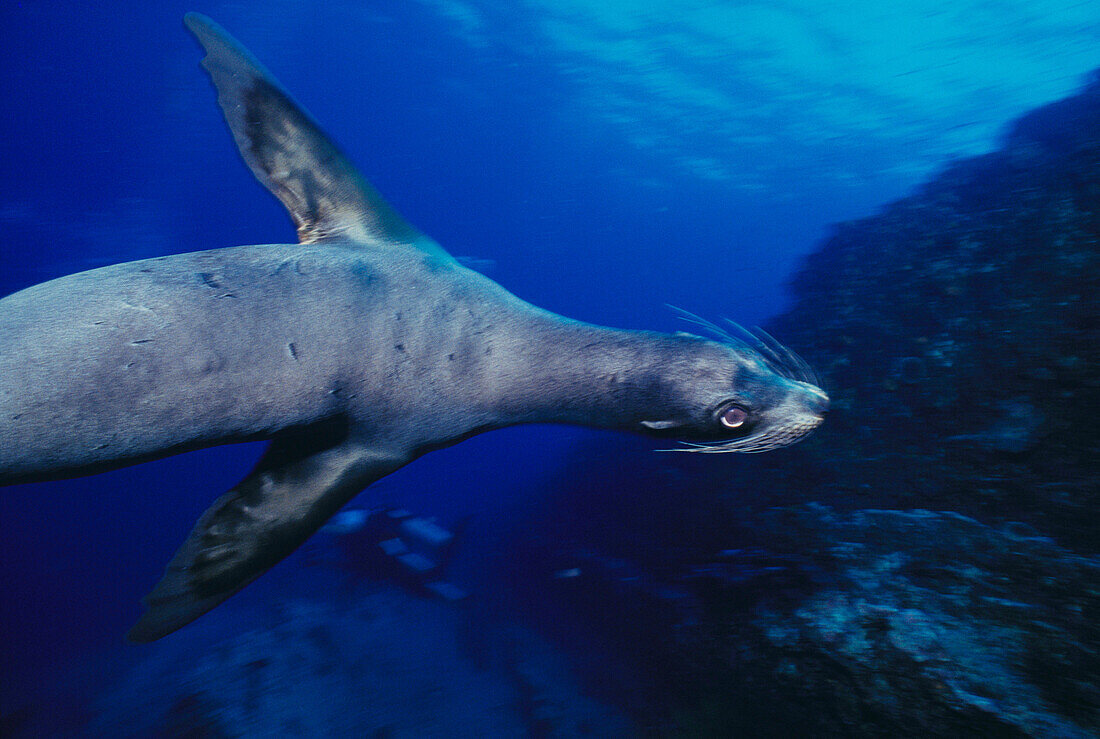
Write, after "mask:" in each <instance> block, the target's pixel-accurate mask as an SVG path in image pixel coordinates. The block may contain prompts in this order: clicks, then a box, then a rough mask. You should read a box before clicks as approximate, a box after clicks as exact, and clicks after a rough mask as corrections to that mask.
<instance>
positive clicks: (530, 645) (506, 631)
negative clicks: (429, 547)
mask: <svg viewBox="0 0 1100 739" xmlns="http://www.w3.org/2000/svg"><path fill="white" fill-rule="evenodd" d="M345 596H346V597H344V598H342V599H340V600H341V601H342V602H333V601H319V600H314V601H310V600H305V599H299V598H293V599H288V600H287V601H286V602H285V604H284V605H283V607H282V608H281V610H280V612H278V613H272V614H270V616H269V619H268V623H266V624H264V625H263V626H261V627H259V628H253V629H249V630H246V631H244V632H243V633H237V634H235V635H233V636H231V637H229V638H224V639H220V640H215V641H214V645H213V646H212V647H211V643H210V640H209V639H208V638H204V636H203V635H199V636H196V637H194V638H193V639H192V640H187V639H185V640H183V641H180V640H175V642H174V643H168V644H158V645H154V646H153V647H152V648H150V649H149V650H148V652H147V653H146V654H145V655H143V657H142V659H141V660H140V661H139V662H138V663H137V664H136V665H135V666H134V667H133V668H132V669H130V670H129V671H128V672H126V674H125V675H124V676H123V678H122V679H121V680H119V682H118V683H117V684H116V685H113V686H111V687H109V688H107V689H104V690H103V692H102V693H101V694H100V695H99V697H98V698H97V699H96V701H95V702H94V704H93V705H91V706H89V708H88V713H89V719H88V722H87V724H85V725H84V726H83V727H81V728H80V730H79V732H77V733H79V734H80V735H86V736H120V735H126V736H161V737H211V738H213V737H243V736H248V737H253V736H270V737H291V736H307V737H313V736H333V737H376V738H381V737H425V736H501V737H506V736H507V737H511V736H515V737H523V736H529V737H575V736H587V735H591V736H625V735H627V734H628V733H629V732H628V723H627V722H626V721H625V720H624V719H623V718H621V717H620V716H619V715H618V714H616V713H615V712H614V711H612V710H611V709H608V708H607V707H605V706H603V705H601V704H599V703H597V702H595V701H592V700H591V699H588V698H586V697H585V696H584V695H582V694H581V693H580V692H579V691H578V689H577V687H576V684H575V681H574V680H573V678H572V677H571V676H570V674H569V671H568V668H567V665H566V664H565V663H564V662H563V661H562V659H561V657H560V656H559V655H557V654H556V653H555V652H554V651H553V650H551V649H550V648H549V647H548V646H547V645H546V644H545V643H544V642H543V641H542V640H540V639H539V638H538V637H536V636H535V635H534V634H532V633H531V632H530V631H529V630H525V629H523V628H520V627H518V626H516V625H515V624H511V623H508V622H504V621H499V620H494V619H491V618H486V617H485V614H484V613H483V612H471V611H467V610H464V609H462V608H455V607H454V606H453V605H452V604H450V603H444V602H439V601H431V600H427V599H424V598H419V597H416V596H413V595H410V594H408V593H405V592H401V591H398V590H393V589H390V588H387V587H382V586H379V587H376V588H371V589H368V590H366V591H363V590H360V591H359V592H355V593H352V594H345ZM27 735H28V736H31V735H37V736H43V735H46V734H45V733H31V734H27Z"/></svg>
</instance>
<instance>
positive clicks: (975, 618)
mask: <svg viewBox="0 0 1100 739" xmlns="http://www.w3.org/2000/svg"><path fill="white" fill-rule="evenodd" d="M792 288H793V297H794V301H793V304H792V308H791V309H790V310H789V311H788V312H787V313H786V314H785V315H783V316H781V317H779V318H778V319H776V320H775V321H774V322H773V324H772V325H770V326H769V327H768V328H769V330H770V331H771V332H772V333H774V334H775V335H776V336H779V337H781V338H782V339H783V340H784V341H785V342H788V343H789V344H790V345H791V346H792V347H793V348H795V349H796V350H797V351H798V352H800V353H802V354H804V356H805V357H806V359H807V360H809V362H810V364H811V365H813V366H814V367H815V368H817V369H818V370H819V371H820V373H821V375H822V377H823V381H824V384H825V386H826V388H827V390H828V391H829V393H830V395H831V397H832V399H833V411H832V413H831V415H830V417H829V418H828V420H827V423H826V424H825V426H824V427H823V428H822V430H821V431H819V432H817V434H816V435H815V436H814V437H813V438H811V439H810V440H808V441H806V442H804V443H802V444H800V445H798V446H797V447H794V448H791V449H787V450H782V451H779V452H774V453H772V454H768V455H760V456H759V457H754V458H752V459H745V458H744V457H741V458H738V459H735V460H725V459H723V460H713V459H708V460H706V462H707V464H706V465H702V464H699V463H698V462H697V460H694V459H683V458H677V459H674V460H667V459H662V460H654V459H653V458H652V455H651V456H650V457H648V458H647V457H645V456H644V452H642V451H640V450H638V451H637V452H636V453H635V455H634V459H633V460H632V461H631V463H629V464H624V465H623V466H622V467H620V468H618V469H617V470H616V471H615V474H614V475H609V474H606V473H601V471H600V461H599V460H601V459H604V458H606V457H607V455H606V454H602V453H599V452H597V451H591V450H590V451H588V452H582V453H580V454H579V455H578V458H577V459H576V460H574V461H573V464H571V465H570V467H571V474H570V475H569V476H568V478H567V479H562V480H559V481H557V482H558V483H559V484H561V486H562V490H564V491H565V492H563V493H561V494H559V495H558V497H557V499H555V500H554V503H553V505H552V506H547V508H546V510H544V511H542V512H541V514H540V516H538V517H537V518H533V519H532V521H531V522H529V528H528V530H527V531H525V532H524V534H523V535H522V536H520V537H517V539H516V543H515V552H514V553H513V558H514V561H515V562H516V563H518V564H517V566H516V567H517V572H518V571H519V569H520V568H522V569H523V570H524V572H525V573H527V574H526V575H525V576H527V577H529V573H530V572H532V571H537V570H538V568H539V567H542V568H544V569H547V570H551V569H554V568H557V572H559V573H568V574H569V575H570V576H569V577H568V578H559V579H558V580H557V581H556V585H555V587H554V588H553V592H554V594H553V596H552V597H550V598H547V597H546V594H545V593H540V592H536V591H535V590H534V589H532V590H531V591H530V592H529V593H528V594H527V596H528V597H529V598H530V600H531V602H532V604H536V605H535V606H534V607H533V609H532V610H533V611H534V610H537V611H538V612H539V613H541V614H545V613H547V611H548V609H552V606H551V605H549V604H550V603H553V604H555V605H557V607H558V609H557V610H556V611H552V612H553V616H552V617H549V618H546V620H547V621H548V622H549V621H551V620H553V621H555V622H560V621H562V620H563V619H572V620H573V621H574V622H579V623H580V624H581V625H580V626H579V627H577V628H585V627H587V628H590V629H592V630H594V631H595V632H597V633H599V634H600V635H601V636H600V639H603V640H605V642H606V643H609V644H612V645H613V650H612V651H616V652H618V653H620V654H623V655H626V657H625V659H626V660H627V661H628V662H629V663H630V664H631V665H632V669H627V670H625V672H626V673H629V674H630V675H631V679H629V680H628V679H624V678H623V677H622V676H621V675H618V676H617V675H613V674H610V672H609V671H607V670H605V671H604V673H602V674H599V675H595V674H594V675H593V678H592V679H593V680H594V681H595V682H598V683H602V684H603V685H604V686H605V687H607V689H608V690H609V691H611V692H612V693H614V692H615V691H616V690H618V692H619V695H618V700H620V702H622V703H623V704H624V705H627V707H628V708H629V709H630V710H631V711H632V713H633V714H634V715H635V716H636V717H637V719H638V720H639V722H640V723H641V724H642V725H644V726H648V727H649V728H650V730H651V731H652V732H653V733H655V734H658V735H665V734H673V735H689V736H719V735H746V736H749V735H751V736H793V735H813V736H891V737H896V736H913V737H916V736H1057V737H1077V736H1080V737H1085V736H1095V735H1096V734H1097V733H1100V708H1098V707H1100V690H1098V689H1097V685H1098V684H1100V629H1098V627H1097V621H1098V617H1100V558H1098V557H1097V544H1098V542H1100V539H1098V538H1097V537H1096V533H1095V532H1096V531H1097V527H1098V524H1100V464H1098V461H1097V460H1100V424H1098V423H1097V419H1096V414H1097V411H1098V409H1100V74H1096V75H1094V77H1093V79H1092V81H1091V83H1090V84H1088V85H1087V86H1086V87H1085V88H1084V89H1083V90H1082V91H1081V92H1080V93H1079V94H1078V95H1076V96H1074V97H1071V98H1069V99H1066V100H1063V101H1061V102H1058V103H1055V104H1053V105H1049V106H1046V107H1044V108H1042V109H1039V110H1036V111H1034V112H1032V113H1030V114H1028V115H1026V116H1024V117H1023V118H1022V119H1020V120H1019V121H1017V122H1015V123H1014V124H1013V125H1012V126H1011V127H1010V129H1009V131H1008V133H1007V135H1006V136H1005V139H1004V142H1003V146H1002V147H1001V148H1000V149H999V150H998V151H995V152H993V153H990V154H988V155H985V156H980V157H977V158H973V159H968V160H965V161H959V162H956V163H953V164H951V165H950V166H948V167H947V168H946V169H945V170H944V171H943V172H942V173H941V174H939V175H938V176H936V177H935V178H934V179H933V180H932V181H930V182H929V183H928V184H927V185H925V186H924V187H922V188H920V189H919V191H917V192H915V193H914V194H913V195H911V196H910V197H907V198H905V199H903V200H901V201H898V202H896V203H893V204H892V205H890V206H888V207H886V208H885V209H884V210H883V211H882V212H881V213H879V214H878V215H875V216H873V217H869V218H866V219H863V220H859V221H855V222H852V223H846V224H842V225H839V226H838V227H836V229H835V233H834V234H833V235H832V236H831V237H830V238H828V239H827V240H826V241H825V242H824V243H823V244H822V245H821V247H820V248H819V249H818V250H816V251H815V252H814V253H813V254H812V255H811V256H809V257H808V258H807V259H806V261H805V264H804V265H803V266H802V268H801V269H800V271H799V272H798V274H797V275H796V276H795V278H794V280H793V284H792ZM621 454H622V450H621V449H620V450H616V455H617V456H618V455H621ZM596 501H598V502H596ZM623 532H627V533H623ZM521 580H522V578H521V577H520V576H517V578H516V581H517V583H518V582H521ZM562 604H567V605H562ZM624 614H628V615H624ZM555 625H556V624H550V623H547V624H546V625H545V627H546V628H547V629H551V630H552V629H553V628H554V627H555ZM559 628H560V627H559ZM562 633H563V634H564V631H563V632H562ZM565 640H566V639H565V638H564V636H563V641H565ZM643 676H644V677H643ZM638 695H642V696H645V697H644V698H642V699H641V700H637V699H634V700H635V701H636V702H635V703H634V704H633V705H631V704H630V701H631V700H632V696H638ZM658 706H661V707H662V708H663V709H664V710H658V708H657V707H658Z"/></svg>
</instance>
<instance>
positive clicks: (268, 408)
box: [0, 244, 533, 483]
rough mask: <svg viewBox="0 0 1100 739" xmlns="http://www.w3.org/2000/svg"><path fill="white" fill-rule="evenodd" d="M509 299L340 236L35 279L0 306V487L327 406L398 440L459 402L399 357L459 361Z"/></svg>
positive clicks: (260, 432) (445, 266) (430, 259)
mask: <svg viewBox="0 0 1100 739" xmlns="http://www.w3.org/2000/svg"><path fill="white" fill-rule="evenodd" d="M519 303H520V301H518V300H517V299H514V298H511V296H510V295H508V294H507V293H506V292H505V291H504V290H502V289H499V288H498V287H496V285H495V283H492V282H491V281H490V280H488V279H486V278H484V277H482V276H481V275H479V274H478V273H476V272H472V271H471V270H468V269H465V268H464V267H462V266H460V265H458V264H457V263H456V262H453V261H449V260H442V259H439V258H437V257H434V256H432V255H429V254H425V253H423V252H419V251H416V250H413V249H407V250H405V253H404V254H400V253H398V254H394V253H392V251H389V252H380V251H379V250H374V249H363V248H358V247H345V248H341V247H340V246H339V245H336V244H326V245H325V246H324V247H310V246H305V247H303V246H302V245H299V244H295V245H260V246H245V247H234V248H227V249H215V250H211V251H204V252H197V253H191V254H179V255H174V256H169V257H158V258H155V259H146V260H142V261H139V262H131V263H126V264H118V265H112V266H109V267H103V268H100V269H96V270H92V271H89V272H83V273H79V274H75V275H69V276H66V277H62V278H59V279H57V280H52V281H50V282H47V283H43V284H40V285H36V286H33V287H31V288H28V289H26V290H24V291H22V292H20V293H17V294H15V295H11V296H9V297H7V298H4V299H3V301H0V305H2V307H3V310H2V311H0V345H2V346H4V347H5V349H4V351H3V353H2V354H0V376H2V377H4V378H5V379H4V382H3V385H2V388H3V390H2V392H0V417H2V418H4V419H5V422H4V423H3V424H2V425H0V470H2V472H0V482H4V483H11V482H26V481H30V480H34V479H39V478H54V477H59V476H68V475H77V474H86V473H90V472H97V471H101V470H103V469H108V468H111V467H117V466H121V465H125V464H130V463H133V462H136V461H141V460H144V459H151V458H155V457H160V456H164V455H165V454H167V453H172V452H175V451H182V450H184V449H189V448H196V447H202V446H210V445H215V444H225V443H231V442H235V441H245V440H250V439H264V438H271V437H272V436H273V435H275V434H276V433H278V432H279V431H282V430H284V429H286V428H290V427H294V426H303V425H307V424H311V423H315V422H318V421H320V420H323V419H325V418H330V417H332V416H334V415H336V414H339V413H349V412H350V413H351V414H352V415H353V416H354V422H355V425H356V427H357V430H358V433H360V434H361V435H365V434H367V433H375V434H376V435H377V434H378V433H380V432H382V431H383V428H384V427H386V426H389V427H390V428H386V429H385V430H386V431H387V432H389V433H390V434H391V435H392V434H394V429H395V428H404V427H405V424H404V423H403V419H404V417H405V416H406V415H408V410H409V409H413V408H416V407H418V406H420V405H422V404H423V405H425V406H426V405H427V403H428V402H429V396H431V400H430V402H431V408H432V409H433V411H434V412H435V413H440V412H442V411H443V409H444V408H445V407H446V406H447V405H461V403H462V400H463V399H462V398H460V397H456V396H455V394H454V387H451V388H449V389H448V391H447V392H444V391H443V388H442V387H440V386H441V385H442V384H443V383H444V382H446V381H447V378H445V377H438V378H431V379H429V378H426V377H424V376H423V373H421V375H420V376H417V375H416V372H410V371H409V370H410V368H424V367H427V366H433V365H434V368H435V371H436V372H438V373H442V374H444V375H459V374H461V373H462V372H468V370H469V368H470V365H471V364H472V363H474V362H476V361H477V359H478V358H477V357H475V356H472V355H474V354H477V353H478V351H480V350H482V348H481V346H480V344H479V345H478V346H476V347H475V346H474V343H475V340H474V339H471V337H477V336H479V335H484V325H483V324H484V322H485V321H486V320H488V316H487V315H486V313H487V312H488V311H489V310H490V306H491V307H492V310H493V311H496V312H498V313H499V312H500V311H502V310H503V309H504V307H505V306H506V305H508V306H509V307H510V308H511V309H513V310H515V309H516V308H517V307H518V304H519ZM524 312H525V311H523V310H520V313H521V314H522V313H524ZM531 312H533V311H531ZM441 317H446V320H440V318H441ZM441 353H442V355H443V356H444V357H446V356H453V357H454V360H452V361H448V362H446V363H445V364H440V363H438V361H436V360H438V357H439V355H440V354H441ZM498 358H499V357H498ZM452 365H453V369H452ZM428 374H432V373H428ZM451 384H452V385H453V386H454V385H457V387H458V388H459V389H461V383H457V384H456V383H451ZM432 386H435V389H434V392H433V390H432ZM397 417H401V419H402V420H401V421H395V422H393V423H389V424H387V423H386V422H385V421H384V420H383V419H395V418H397ZM390 438H391V440H392V443H393V444H395V445H400V444H401V443H404V442H407V441H409V440H406V439H398V438H393V437H392V436H391V437H390Z"/></svg>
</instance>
